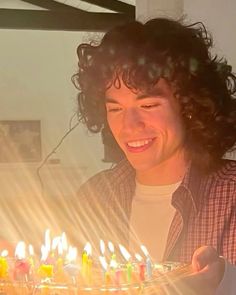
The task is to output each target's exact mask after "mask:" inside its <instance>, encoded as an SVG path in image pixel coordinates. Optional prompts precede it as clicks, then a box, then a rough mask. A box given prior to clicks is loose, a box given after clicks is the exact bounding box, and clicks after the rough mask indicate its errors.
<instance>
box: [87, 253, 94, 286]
mask: <svg viewBox="0 0 236 295" xmlns="http://www.w3.org/2000/svg"><path fill="white" fill-rule="evenodd" d="M92 264H93V261H92V259H91V258H90V257H88V261H87V278H88V283H89V284H91V281H92Z"/></svg>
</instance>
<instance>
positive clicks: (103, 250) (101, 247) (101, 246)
mask: <svg viewBox="0 0 236 295" xmlns="http://www.w3.org/2000/svg"><path fill="white" fill-rule="evenodd" d="M100 251H101V253H102V255H104V253H105V243H104V241H103V240H100Z"/></svg>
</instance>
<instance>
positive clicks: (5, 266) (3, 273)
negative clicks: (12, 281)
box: [0, 250, 9, 279]
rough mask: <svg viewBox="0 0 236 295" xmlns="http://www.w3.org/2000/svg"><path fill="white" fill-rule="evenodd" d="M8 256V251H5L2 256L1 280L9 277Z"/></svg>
mask: <svg viewBox="0 0 236 295" xmlns="http://www.w3.org/2000/svg"><path fill="white" fill-rule="evenodd" d="M7 255H8V251H7V250H3V251H2V253H1V256H0V279H6V278H7V276H8V268H9V267H8V263H7V260H6V257H7Z"/></svg>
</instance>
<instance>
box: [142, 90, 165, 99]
mask: <svg viewBox="0 0 236 295" xmlns="http://www.w3.org/2000/svg"><path fill="white" fill-rule="evenodd" d="M150 96H154V97H159V96H160V97H165V96H166V94H165V92H164V91H163V90H161V89H158V88H155V89H152V90H148V91H146V92H143V93H140V94H138V96H137V99H144V98H148V97H150Z"/></svg>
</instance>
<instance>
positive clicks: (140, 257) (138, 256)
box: [135, 253, 143, 262]
mask: <svg viewBox="0 0 236 295" xmlns="http://www.w3.org/2000/svg"><path fill="white" fill-rule="evenodd" d="M135 258H136V259H137V260H138V261H139V262H141V261H142V260H143V258H142V256H141V255H139V254H138V253H136V254H135Z"/></svg>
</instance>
